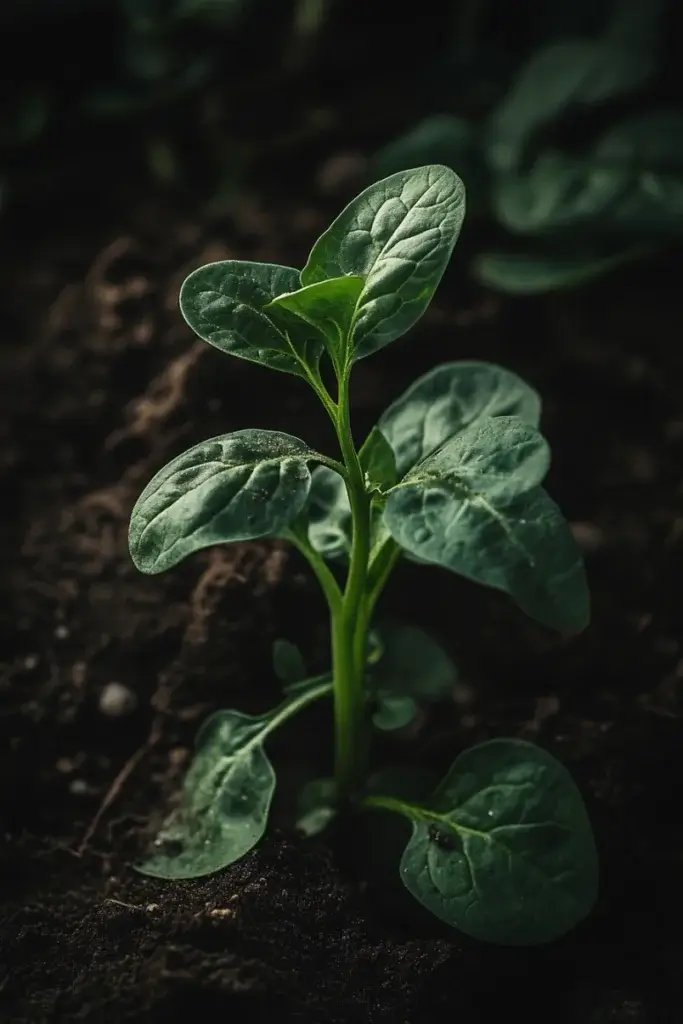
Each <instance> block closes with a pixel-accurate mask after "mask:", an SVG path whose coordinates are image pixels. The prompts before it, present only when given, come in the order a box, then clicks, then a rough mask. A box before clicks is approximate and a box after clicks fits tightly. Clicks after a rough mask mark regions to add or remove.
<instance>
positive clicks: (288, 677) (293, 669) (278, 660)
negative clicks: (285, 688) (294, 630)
mask: <svg viewBox="0 0 683 1024" xmlns="http://www.w3.org/2000/svg"><path fill="white" fill-rule="evenodd" d="M273 671H274V672H275V675H276V676H277V678H278V679H279V680H280V682H281V683H298V682H299V681H300V680H302V679H304V678H305V677H306V665H305V663H304V659H303V657H302V654H301V651H300V650H299V648H298V647H297V646H296V644H293V643H290V641H289V640H283V639H280V638H278V639H277V640H276V641H275V642H274V643H273Z"/></svg>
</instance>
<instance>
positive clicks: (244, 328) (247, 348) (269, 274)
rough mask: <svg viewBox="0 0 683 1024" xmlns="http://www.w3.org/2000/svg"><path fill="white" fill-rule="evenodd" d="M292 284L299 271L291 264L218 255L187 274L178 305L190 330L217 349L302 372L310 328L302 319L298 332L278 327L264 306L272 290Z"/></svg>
mask: <svg viewBox="0 0 683 1024" xmlns="http://www.w3.org/2000/svg"><path fill="white" fill-rule="evenodd" d="M298 287H299V272H298V271H297V270H294V269H293V268H292V267H280V266H277V265H275V264H271V263H249V262H246V261H243V260H223V261H221V262H218V263H209V264H207V265H206V266H204V267H199V269H198V270H195V271H194V272H193V273H192V274H190V276H189V277H188V278H187V279H186V280H185V281H184V283H183V286H182V288H181V289H180V310H181V312H182V314H183V316H184V317H185V320H186V321H187V323H188V324H189V325H190V327H191V328H192V330H193V331H194V332H195V334H198V335H199V337H200V338H202V339H203V340H204V341H207V342H208V343H209V344H210V345H213V346H214V348H218V349H220V350H221V352H227V353H228V354H229V355H233V356H238V357H239V358H240V359H248V360H250V361H251V362H254V363H260V364H261V365H263V366H269V367H270V368H271V369H273V370H282V371H283V372H285V373H292V374H295V375H297V376H305V371H304V365H305V364H306V362H308V364H309V365H310V362H311V358H312V356H311V345H310V338H311V333H312V332H311V329H310V328H309V327H308V325H305V324H304V323H303V322H302V321H299V322H298V323H299V325H300V327H301V328H302V329H301V330H300V331H298V332H294V331H292V332H289V331H287V330H285V329H284V328H282V329H280V327H278V326H276V324H275V323H274V322H273V320H272V319H271V318H270V317H268V316H267V315H266V313H265V312H264V307H265V306H267V305H268V303H270V302H272V300H273V299H274V298H276V297H277V296H278V295H281V294H282V293H283V292H289V291H294V290H295V289H297V288H298ZM318 348H319V349H320V348H321V346H320V344H318Z"/></svg>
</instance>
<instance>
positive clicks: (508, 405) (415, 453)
mask: <svg viewBox="0 0 683 1024" xmlns="http://www.w3.org/2000/svg"><path fill="white" fill-rule="evenodd" d="M491 416H519V417H520V419H522V420H523V421H524V422H525V423H528V424H530V425H531V426H532V427H537V426H538V424H539V421H540V418H541V399H540V396H539V395H538V392H536V391H535V390H534V389H533V388H532V387H531V385H530V384H527V383H526V382H525V381H523V380H522V378H521V377H518V376H517V374H516V373H511V372H510V370H505V369H503V368H502V367H501V366H496V365H494V364H493V363H478V362H457V363H444V364H443V365H442V366H436V367H435V368H434V369H433V370H430V371H429V373H426V374H425V375H424V376H423V377H420V378H418V380H416V381H415V382H414V383H413V384H411V386H410V387H409V388H408V390H407V391H406V392H404V394H402V395H401V397H400V398H398V399H397V400H396V401H395V402H394V403H393V404H392V405H390V406H389V408H388V409H387V410H386V412H384V413H382V416H381V417H380V420H379V424H378V426H379V428H380V430H381V431H382V433H383V434H384V436H385V437H386V439H387V440H388V442H389V444H390V445H391V447H392V448H393V450H394V453H395V455H396V468H397V471H398V476H399V479H400V478H401V477H403V476H405V474H406V473H407V472H408V470H409V469H412V467H413V466H415V465H417V463H418V462H422V460H423V459H425V458H426V457H427V456H428V455H431V453H432V452H434V451H436V449H437V448H440V447H441V446H442V445H444V444H446V442H447V441H450V440H451V439H452V438H453V437H455V436H456V435H457V434H459V433H460V432H461V431H462V430H464V429H465V428H466V427H469V426H471V425H472V424H474V423H479V422H482V421H483V420H484V419H487V418H489V417H491Z"/></svg>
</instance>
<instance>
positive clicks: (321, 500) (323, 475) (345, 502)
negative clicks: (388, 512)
mask: <svg viewBox="0 0 683 1024" xmlns="http://www.w3.org/2000/svg"><path fill="white" fill-rule="evenodd" d="M306 513H307V519H308V539H309V541H310V543H311V545H312V547H313V548H314V549H315V550H316V551H317V552H318V553H319V554H321V555H322V556H323V557H324V558H328V559H330V560H331V561H337V560H339V559H346V558H348V556H349V552H350V551H351V531H352V520H351V505H350V504H349V496H348V494H347V491H346V484H345V483H344V481H343V479H342V477H340V476H339V474H338V473H335V471H334V470H333V469H330V468H329V467H328V466H317V467H316V468H315V469H314V471H313V473H312V475H311V490H310V495H309V499H308V505H307V507H306Z"/></svg>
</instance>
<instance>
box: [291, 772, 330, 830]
mask: <svg viewBox="0 0 683 1024" xmlns="http://www.w3.org/2000/svg"><path fill="white" fill-rule="evenodd" d="M336 816H337V787H336V785H335V782H334V779H329V778H322V779H312V780H311V782H308V783H307V784H306V785H305V786H304V788H303V790H302V791H301V795H300V797H299V808H298V817H297V822H296V827H297V828H298V829H299V831H300V832H303V834H304V835H305V836H307V837H309V838H310V837H311V836H316V835H319V834H320V833H321V832H324V830H325V829H326V828H327V826H328V825H329V824H330V823H331V822H332V821H333V820H334V818H336Z"/></svg>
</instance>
